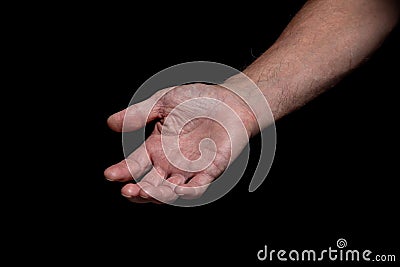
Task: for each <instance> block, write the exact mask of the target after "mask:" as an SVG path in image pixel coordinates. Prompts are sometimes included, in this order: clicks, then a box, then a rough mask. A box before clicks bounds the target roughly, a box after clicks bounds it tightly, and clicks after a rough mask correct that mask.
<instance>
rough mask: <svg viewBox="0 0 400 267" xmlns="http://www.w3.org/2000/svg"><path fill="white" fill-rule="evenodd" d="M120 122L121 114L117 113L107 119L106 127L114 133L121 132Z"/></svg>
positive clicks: (121, 119)
mask: <svg viewBox="0 0 400 267" xmlns="http://www.w3.org/2000/svg"><path fill="white" fill-rule="evenodd" d="M122 121H123V116H122V115H121V112H118V113H115V114H112V115H111V116H109V117H108V118H107V125H108V127H109V128H110V129H111V130H113V131H115V132H122Z"/></svg>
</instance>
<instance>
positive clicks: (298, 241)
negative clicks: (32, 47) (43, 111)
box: [31, 1, 400, 266]
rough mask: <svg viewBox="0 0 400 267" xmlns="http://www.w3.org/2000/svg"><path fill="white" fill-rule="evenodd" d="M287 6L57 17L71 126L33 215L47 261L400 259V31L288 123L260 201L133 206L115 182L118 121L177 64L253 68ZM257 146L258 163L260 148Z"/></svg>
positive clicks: (97, 9)
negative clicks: (307, 255)
mask: <svg viewBox="0 0 400 267" xmlns="http://www.w3.org/2000/svg"><path fill="white" fill-rule="evenodd" d="M275 2H279V3H275V4H274V5H270V6H269V7H268V8H263V7H260V6H258V5H257V4H254V3H250V2H246V3H242V4H241V5H238V6H235V5H234V4H233V3H232V4H231V5H233V6H227V7H225V8H217V7H216V6H214V5H212V4H206V3H203V2H190V4H189V3H187V4H183V5H180V6H179V7H178V6H171V5H170V4H158V3H155V2H154V3H153V2H151V3H148V4H145V5H137V6H109V5H100V4H96V5H93V6H74V7H68V9H67V10H72V11H71V12H63V10H59V13H57V12H55V13H54V14H53V16H54V18H57V16H59V15H60V16H62V18H61V19H60V20H61V23H60V24H57V26H54V25H53V26H54V28H51V29H50V28H49V33H50V32H56V34H55V35H54V38H51V39H52V44H53V45H52V47H51V49H52V50H51V51H53V52H52V54H51V55H52V56H51V57H52V58H51V62H55V63H57V66H60V67H59V68H58V69H57V71H55V72H56V73H57V74H58V75H59V76H58V75H55V76H54V83H53V84H54V87H55V88H62V91H61V89H56V90H60V92H61V93H59V94H57V97H56V100H55V101H54V103H52V104H54V106H57V110H56V112H59V113H60V118H61V119H60V120H61V123H57V125H55V127H57V128H53V129H54V130H53V131H52V132H51V135H52V137H51V139H50V137H49V139H48V140H49V142H50V143H52V144H53V145H54V146H55V147H56V148H58V150H55V151H56V152H54V153H53V154H50V155H49V158H50V159H49V160H52V159H55V162H54V163H52V164H50V165H52V167H54V170H55V171H54V172H53V174H52V175H46V177H47V176H52V178H48V179H46V180H45V183H46V187H45V188H46V194H44V195H43V200H42V202H40V203H41V205H40V206H41V207H46V208H45V209H44V212H43V214H42V213H40V214H39V213H38V215H37V216H34V217H31V219H32V221H35V222H37V224H38V225H40V228H33V230H32V231H33V232H34V234H35V239H34V240H40V239H42V238H44V237H45V236H46V237H49V239H46V241H45V243H46V244H47V246H46V249H45V250H42V252H41V253H38V254H36V255H35V256H36V257H38V258H39V259H45V258H47V257H48V254H46V253H54V255H57V256H59V259H62V260H63V261H70V262H73V263H80V262H88V263H90V262H103V261H106V260H110V264H112V266H114V265H117V262H119V261H121V260H122V261H124V265H125V266H134V265H135V264H137V261H140V262H146V263H147V264H148V265H152V264H153V263H155V262H164V263H168V264H177V265H184V264H193V263H198V262H201V263H208V264H213V263H214V262H218V263H224V262H236V261H238V260H243V261H244V262H246V263H248V265H253V264H257V263H258V262H257V259H256V253H257V251H258V250H259V249H261V248H262V247H263V246H264V245H265V244H267V245H268V246H269V247H270V248H273V249H287V250H290V249H299V250H300V249H307V248H308V249H319V248H321V249H323V248H327V247H329V246H332V247H335V246H336V245H335V244H336V240H337V239H338V238H345V239H346V240H347V242H348V244H349V248H353V249H357V248H359V249H370V250H372V251H374V252H377V253H378V252H381V253H387V254H389V253H391V254H393V253H397V256H400V255H399V254H398V249H399V246H398V243H396V241H397V240H398V225H399V220H398V219H396V218H395V217H396V216H395V214H396V211H397V209H398V208H397V207H398V202H399V201H398V200H399V197H398V187H397V183H396V180H397V179H398V168H397V165H398V162H397V160H398V154H397V153H398V136H399V133H398V130H397V129H396V126H397V125H396V124H397V122H398V120H397V113H398V111H397V109H398V100H397V98H396V97H395V95H396V91H397V90H398V89H399V88H400V86H399V78H398V77H399V70H398V67H397V66H398V62H399V60H400V58H399V51H398V47H399V44H400V43H399V30H398V29H396V30H395V32H394V33H393V34H392V35H391V36H390V37H389V38H388V39H387V40H386V42H385V43H384V44H383V46H382V47H381V49H380V50H379V51H377V52H376V53H375V54H374V55H373V56H372V57H371V58H370V59H369V60H368V62H366V63H365V64H364V65H363V66H361V67H360V68H359V69H357V70H356V71H354V72H353V73H352V74H351V75H350V76H348V77H346V78H345V79H344V80H343V81H342V82H340V83H339V84H338V85H337V86H336V87H335V88H334V89H332V90H330V91H329V92H327V93H325V94H324V95H322V96H321V97H319V98H318V99H316V100H314V101H312V102H311V103H309V104H308V105H307V106H305V107H304V108H302V109H300V110H298V111H296V112H294V113H292V114H291V115H289V116H287V117H286V118H284V119H282V120H280V121H279V122H277V124H276V127H277V138H278V143H277V150H276V156H275V161H274V163H273V167H272V169H271V171H270V173H269V175H268V177H267V179H266V181H265V182H264V184H263V185H262V186H261V187H260V188H259V189H258V190H257V191H256V192H254V193H248V192H247V188H248V184H249V182H250V179H249V177H250V176H249V175H247V176H246V177H244V178H243V179H242V180H241V181H240V183H239V185H238V186H236V187H235V188H234V189H233V190H232V191H231V192H229V193H228V194H227V195H226V196H225V197H223V198H222V199H220V200H218V201H216V202H214V203H211V204H208V205H206V206H202V207H196V208H178V207H173V206H168V205H153V204H146V205H138V204H132V203H130V202H128V201H127V200H126V199H124V198H123V197H122V196H121V195H120V188H121V184H114V183H111V182H108V181H106V180H105V179H104V177H103V171H104V169H105V168H107V167H108V166H109V165H111V164H113V163H115V162H117V161H120V160H121V159H122V157H123V154H122V145H121V135H120V134H118V133H113V132H111V130H109V129H108V128H107V125H106V119H107V117H108V116H109V115H111V114H112V113H114V112H116V111H119V110H121V109H123V108H125V107H126V106H127V104H128V102H129V101H130V98H131V97H132V95H133V93H134V91H135V89H136V88H138V87H139V86H140V85H141V84H142V83H143V82H144V81H145V80H146V79H148V78H149V77H150V76H151V75H153V74H155V73H157V72H158V71H160V70H162V69H164V68H166V67H169V66H172V65H174V64H178V63H182V62H187V61H196V60H208V61H215V62H220V63H224V64H227V65H230V66H232V67H234V68H237V69H244V68H245V67H246V66H248V65H249V64H250V63H251V62H252V61H253V60H254V59H255V58H256V57H257V56H259V55H260V54H261V53H262V52H263V51H265V50H266V49H267V48H268V47H269V46H270V45H271V44H272V43H273V41H274V40H275V39H276V38H277V37H278V36H279V33H280V32H281V31H282V30H283V29H284V27H285V26H286V25H287V23H288V22H289V21H290V19H291V18H292V17H293V16H294V14H295V13H296V12H297V11H298V9H299V8H300V7H301V5H302V3H303V2H302V1H275ZM156 11H157V12H156ZM61 14H62V15H61ZM160 14H161V15H160ZM64 100H66V101H65V103H64ZM59 105H62V108H60V107H59ZM51 110H52V111H54V110H55V107H54V108H53V109H51ZM58 127H60V128H58ZM252 144H253V145H252V147H253V148H254V150H253V153H252V158H253V159H254V160H255V159H257V153H254V151H256V147H257V138H255V139H254V140H253V141H252ZM58 151H60V152H58ZM250 171H251V170H250ZM44 196H46V197H44ZM396 208H397V209H396ZM35 229H36V230H35ZM39 229H40V230H39ZM33 242H35V241H33ZM61 245H63V246H65V248H64V247H63V248H61V247H60V246H61ZM43 251H46V252H43ZM264 264H265V263H264ZM246 265H247V264H246Z"/></svg>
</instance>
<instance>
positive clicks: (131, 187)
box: [121, 184, 140, 198]
mask: <svg viewBox="0 0 400 267" xmlns="http://www.w3.org/2000/svg"><path fill="white" fill-rule="evenodd" d="M139 192H140V187H139V186H138V185H136V184H127V185H125V186H124V187H122V189H121V194H122V195H123V196H124V197H127V198H131V197H136V196H138V195H139Z"/></svg>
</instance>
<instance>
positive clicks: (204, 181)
mask: <svg viewBox="0 0 400 267" xmlns="http://www.w3.org/2000/svg"><path fill="white" fill-rule="evenodd" d="M214 179H215V178H214V177H212V176H210V175H208V174H198V175H196V176H194V177H193V178H192V179H191V180H190V181H189V182H188V183H187V184H182V185H178V186H177V187H176V188H175V193H176V194H177V195H178V196H179V197H181V198H183V199H196V198H199V197H201V196H202V195H203V194H204V192H205V191H206V190H207V188H208V186H209V185H210V183H211V182H212V181H213V180H214Z"/></svg>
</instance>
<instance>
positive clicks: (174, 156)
mask: <svg viewBox="0 0 400 267" xmlns="http://www.w3.org/2000/svg"><path fill="white" fill-rule="evenodd" d="M153 120H157V122H156V124H155V127H154V130H153V132H152V134H151V135H150V136H149V137H148V138H147V140H146V141H145V143H144V144H142V145H141V146H140V147H139V148H138V149H137V150H135V151H134V152H133V153H132V154H130V155H129V156H128V157H127V158H126V159H125V160H123V161H121V162H119V163H117V164H115V165H113V166H111V167H109V168H107V169H106V170H105V173H104V174H105V176H106V178H107V179H108V180H110V181H120V182H126V181H129V180H132V179H133V178H134V179H138V178H140V177H141V176H143V175H144V174H145V173H146V172H147V171H149V172H148V173H147V174H146V175H145V176H144V177H143V179H142V180H141V181H140V182H137V183H136V184H133V183H129V184H127V185H125V186H124V187H123V188H122V195H123V196H125V197H127V198H128V199H129V200H130V201H132V202H136V203H145V202H154V203H162V202H165V203H170V202H173V201H175V200H176V199H177V198H178V197H181V198H184V199H193V198H199V197H201V195H202V194H203V193H204V192H205V191H206V189H207V187H208V186H209V184H210V183H211V182H212V181H213V180H215V179H216V178H217V177H218V176H220V175H221V174H222V173H223V172H224V170H225V169H226V168H227V167H228V165H229V164H230V163H231V162H232V160H233V159H235V158H236V157H237V156H238V155H239V153H240V152H241V151H242V149H243V148H244V147H245V145H246V144H247V142H248V139H249V136H251V135H253V134H254V133H255V132H256V131H257V129H258V124H257V121H256V118H255V117H254V115H253V113H252V112H251V110H250V108H249V107H248V106H247V105H246V103H245V102H244V101H243V100H242V99H241V98H240V97H238V96H237V95H236V94H235V93H233V92H232V91H230V90H229V89H226V88H224V87H222V86H219V85H206V84H199V83H198V84H189V85H182V86H178V87H174V88H169V89H164V90H161V91H158V92H157V93H156V94H154V95H153V96H152V97H150V98H149V99H147V100H145V101H143V102H140V103H138V104H135V105H132V106H130V107H129V108H127V109H125V110H123V111H120V112H118V113H116V114H114V115H112V116H111V117H110V118H109V119H108V124H109V126H110V128H111V129H113V130H115V131H118V132H122V131H134V130H137V129H140V128H142V127H144V126H145V124H146V123H148V122H150V121H153Z"/></svg>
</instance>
